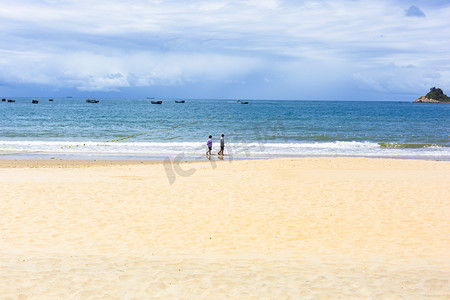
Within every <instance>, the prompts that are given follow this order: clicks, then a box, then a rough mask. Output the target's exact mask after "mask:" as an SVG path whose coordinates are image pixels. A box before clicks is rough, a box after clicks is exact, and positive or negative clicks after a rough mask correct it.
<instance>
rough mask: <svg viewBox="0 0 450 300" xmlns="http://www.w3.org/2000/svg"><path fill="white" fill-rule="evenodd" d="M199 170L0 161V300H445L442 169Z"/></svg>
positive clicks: (204, 166)
mask: <svg viewBox="0 0 450 300" xmlns="http://www.w3.org/2000/svg"><path fill="white" fill-rule="evenodd" d="M204 160H205V161H203V162H175V161H173V160H170V161H169V162H168V163H165V164H164V163H162V162H155V161H139V160H135V161H129V160H122V161H116V160H113V161H102V160H100V161H81V160H75V161H68V160H17V161H11V160H9V161H8V160H0V194H1V195H2V199H3V200H2V203H1V205H0V227H1V228H3V230H2V236H1V238H0V246H1V247H0V249H1V250H0V270H1V271H0V279H1V280H0V294H1V295H3V296H5V297H6V298H8V297H11V298H18V297H21V298H24V299H27V298H33V297H34V298H36V297H37V298H47V299H56V298H99V297H104V298H110V299H123V298H133V297H137V298H146V297H147V298H148V297H160V298H192V297H196V298H198V297H200V298H219V299H220V298H230V297H231V298H252V297H253V298H255V299H256V298H259V299H267V298H287V297H293V298H298V297H304V298H336V297H342V298H350V299H356V298H395V297H397V298H408V299H423V298H430V297H431V298H448V297H450V288H449V287H448V286H449V285H448V278H449V277H450V255H449V254H448V249H449V248H450V237H449V236H448V232H449V231H450V221H449V220H450V213H449V212H450V203H449V202H448V195H449V194H450V189H449V186H450V176H449V175H450V162H448V161H429V160H410V159H408V160H403V159H384V158H383V159H373V158H348V157H339V158H331V157H321V158H315V157H309V158H280V159H265V160H239V161H238V160H236V161H215V160H214V161H208V160H207V159H206V158H204Z"/></svg>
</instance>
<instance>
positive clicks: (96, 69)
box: [0, 0, 450, 99]
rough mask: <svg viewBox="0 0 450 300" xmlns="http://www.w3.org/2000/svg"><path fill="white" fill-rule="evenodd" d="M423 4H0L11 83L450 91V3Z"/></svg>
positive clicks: (223, 91) (240, 91) (174, 93)
mask: <svg viewBox="0 0 450 300" xmlns="http://www.w3.org/2000/svg"><path fill="white" fill-rule="evenodd" d="M416 3H417V1H416ZM417 5H418V6H415V5H411V3H407V2H406V1H400V0H398V1H387V0H384V1H380V2H376V3H374V2H371V1H368V0H362V1H354V0H338V1H302V2H296V1H282V0H264V1H254V0H247V1H231V0H230V1H200V0H192V1H189V2H184V1H175V0H173V1H164V0H158V1H157V0H154V1H144V0H136V1H131V2H127V3H123V2H121V1H117V0H112V1H105V0H99V1H96V2H95V3H92V2H91V1H87V0H81V1H69V0H67V1H53V0H47V1H45V0H41V1H30V0H17V1H14V2H10V3H8V4H4V5H3V7H2V10H1V11H0V28H2V29H0V39H1V40H2V45H1V46H0V70H1V72H0V91H2V88H3V89H4V90H8V91H14V90H15V89H18V87H21V88H24V87H25V89H27V91H28V92H29V93H32V92H33V89H35V88H36V86H41V87H45V88H44V90H45V91H47V92H51V91H57V90H59V89H73V90H78V91H80V92H89V91H97V92H126V93H130V94H133V93H134V91H139V93H142V89H144V90H145V91H148V92H152V91H161V92H163V91H164V93H169V94H168V95H162V96H168V97H186V98H189V97H214V98H221V97H250V98H277V99H316V98H317V99H332V98H333V97H335V98H339V99H342V98H343V97H344V98H345V97H346V95H349V94H350V93H353V95H354V96H355V97H364V95H366V96H367V95H369V94H370V95H371V96H370V97H372V98H374V97H384V98H385V99H388V98H389V95H393V94H395V95H396V96H399V95H400V96H402V95H406V96H408V95H410V94H411V93H415V92H419V90H421V89H425V90H427V89H428V88H429V86H435V85H436V86H441V87H443V88H444V89H445V88H446V87H448V88H450V81H449V79H448V78H450V76H449V75H450V54H449V52H448V51H447V49H446V47H447V46H446V45H447V44H448V39H449V38H448V37H449V36H450V26H449V25H450V21H449V20H447V19H448V16H449V15H450V4H445V3H444V2H442V1H428V2H427V1H422V2H420V1H419V3H417ZM419 6H420V7H421V8H423V9H425V8H426V11H427V15H426V16H425V14H424V13H423V12H422V10H421V9H420V8H419ZM421 14H423V15H421ZM30 16H32V17H30ZM418 17H420V22H419V21H418V20H419V18H418ZM431 73H432V74H435V75H436V74H438V75H439V76H434V77H433V76H432V77H430V76H427V74H428V75H429V74H431ZM6 87H8V89H6ZM323 87H327V88H326V89H324V88H323ZM318 91H321V92H320V93H319V92H318ZM136 93H138V92H136ZM400 96H399V97H400ZM406 96H405V97H406ZM367 97H368V98H370V97H369V96H367Z"/></svg>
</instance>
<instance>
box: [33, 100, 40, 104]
mask: <svg viewBox="0 0 450 300" xmlns="http://www.w3.org/2000/svg"><path fill="white" fill-rule="evenodd" d="M31 103H33V104H38V103H39V101H37V100H36V99H32V100H31Z"/></svg>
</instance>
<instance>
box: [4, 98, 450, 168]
mask: <svg viewBox="0 0 450 300" xmlns="http://www.w3.org/2000/svg"><path fill="white" fill-rule="evenodd" d="M37 99H38V100H39V104H32V103H31V98H16V102H15V103H7V102H1V103H0V112H1V118H0V153H1V154H3V155H4V156H8V155H9V156H11V155H16V156H17V155H21V156H30V155H31V156H38V157H39V156H43V157H45V156H46V155H47V156H52V155H53V156H58V155H59V156H61V157H62V156H64V157H67V156H76V157H79V156H85V157H90V156H105V157H106V156H109V157H112V156H117V157H122V156H126V157H131V158H132V157H140V158H143V157H148V158H151V157H164V156H172V157H173V156H176V155H179V154H180V153H182V154H183V155H184V156H185V157H187V158H195V157H203V155H204V151H205V143H206V140H207V137H208V135H212V136H213V141H214V149H213V151H214V150H218V141H219V137H220V134H222V133H224V134H225V138H226V142H227V145H226V151H225V153H226V154H228V155H229V156H230V157H236V158H239V157H240V158H259V157H283V156H362V157H407V158H426V159H445V160H448V159H450V136H449V135H450V130H449V128H450V104H420V103H414V104H413V103H407V102H363V101H361V102H351V101H266V100H265V101H257V100H254V101H251V100H250V101H249V104H247V105H245V104H239V103H237V102H236V101H235V100H186V102H185V103H184V104H178V103H175V101H174V100H167V99H161V100H163V104H161V105H155V104H151V103H150V101H151V100H149V99H126V98H124V99H97V100H99V101H100V102H99V103H95V104H94V103H86V102H85V99H76V98H54V102H49V101H48V98H37ZM193 122H196V123H194V124H190V123H193ZM189 124H190V125H189ZM174 127H175V128H174ZM113 140H114V141H113ZM117 140H119V141H117ZM77 145H78V146H77ZM69 146H70V147H69ZM4 158H5V157H4Z"/></svg>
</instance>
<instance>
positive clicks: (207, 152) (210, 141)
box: [206, 135, 212, 155]
mask: <svg viewBox="0 0 450 300" xmlns="http://www.w3.org/2000/svg"><path fill="white" fill-rule="evenodd" d="M206 146H208V151H206V155H211V150H212V135H210V136H209V138H208V141H207V142H206Z"/></svg>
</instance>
